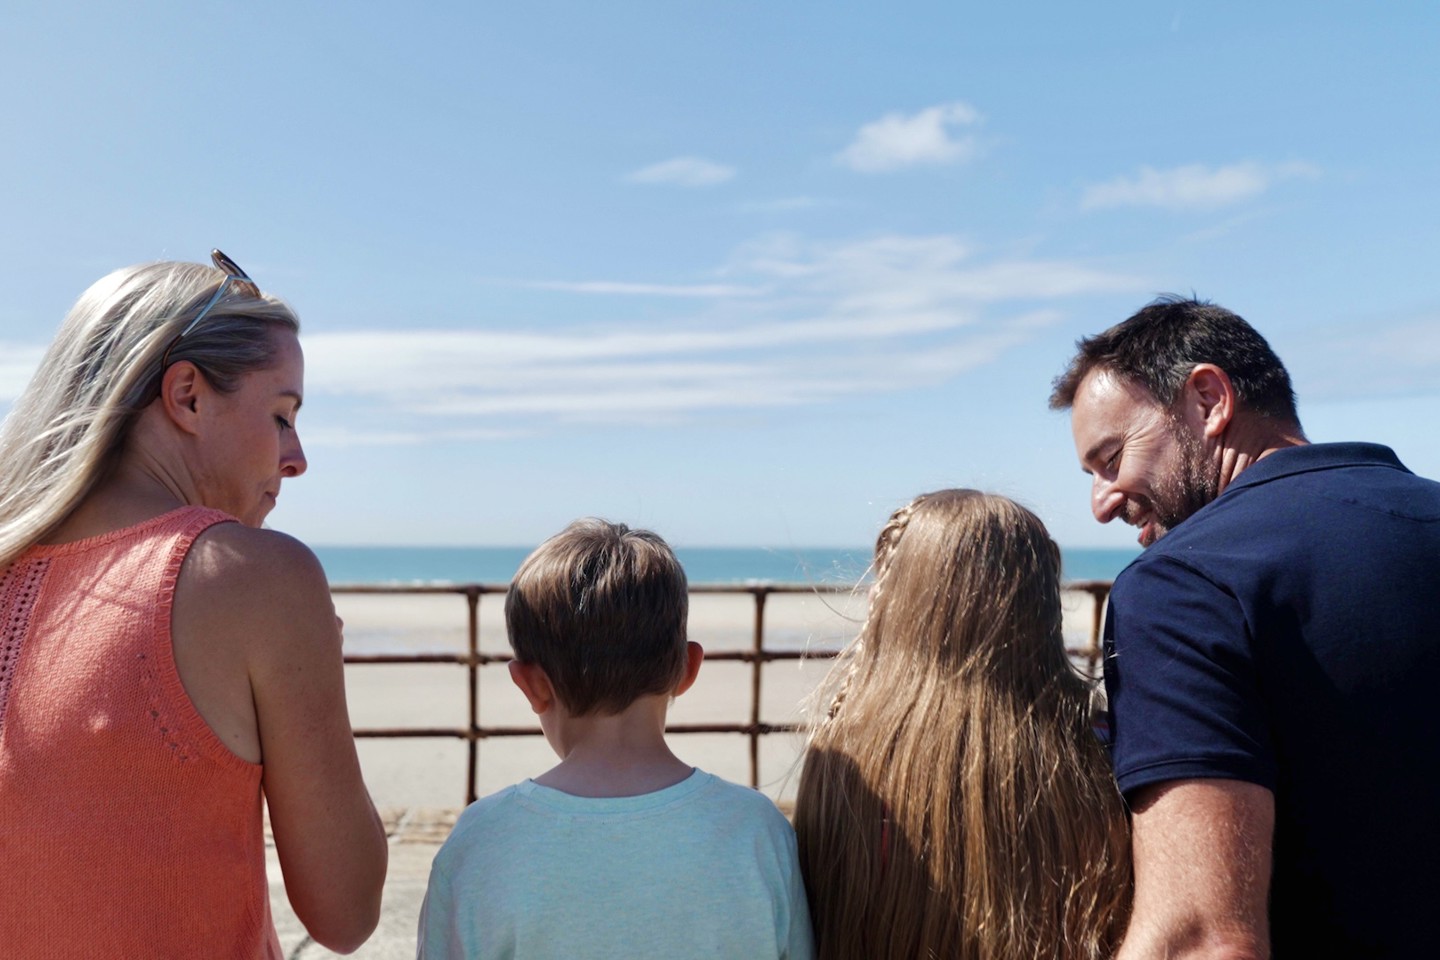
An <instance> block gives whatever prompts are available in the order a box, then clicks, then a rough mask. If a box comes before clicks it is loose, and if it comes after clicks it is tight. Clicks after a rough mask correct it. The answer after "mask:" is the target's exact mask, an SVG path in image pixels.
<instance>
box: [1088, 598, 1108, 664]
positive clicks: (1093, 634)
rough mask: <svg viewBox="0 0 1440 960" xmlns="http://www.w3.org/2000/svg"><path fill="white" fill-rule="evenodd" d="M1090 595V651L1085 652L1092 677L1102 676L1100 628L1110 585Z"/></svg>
mask: <svg viewBox="0 0 1440 960" xmlns="http://www.w3.org/2000/svg"><path fill="white" fill-rule="evenodd" d="M1087 592H1088V593H1089V594H1090V649H1089V650H1087V651H1086V652H1085V659H1086V661H1087V664H1088V667H1089V671H1090V676H1092V677H1098V676H1100V628H1101V625H1102V617H1103V615H1104V612H1105V599H1106V598H1107V597H1109V596H1110V588H1109V586H1108V585H1101V586H1096V587H1094V588H1092V589H1091V590H1089V591H1087Z"/></svg>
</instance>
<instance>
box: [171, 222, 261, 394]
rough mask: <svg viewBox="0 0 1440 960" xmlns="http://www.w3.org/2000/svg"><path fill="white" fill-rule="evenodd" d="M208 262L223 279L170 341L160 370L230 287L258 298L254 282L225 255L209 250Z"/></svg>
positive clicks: (258, 290)
mask: <svg viewBox="0 0 1440 960" xmlns="http://www.w3.org/2000/svg"><path fill="white" fill-rule="evenodd" d="M210 262H211V263H213V264H215V268H216V269H217V270H220V271H221V272H223V273H224V274H225V279H224V280H221V281H220V286H218V287H216V288H215V293H214V294H213V295H211V297H210V299H209V300H207V301H206V302H205V306H203V307H201V308H200V312H199V313H197V314H195V319H194V320H191V321H190V322H189V323H188V324H186V325H185V329H184V330H181V331H180V333H179V335H178V336H176V337H175V339H174V340H171V341H170V345H169V346H168V347H166V348H165V354H164V356H162V357H161V358H160V369H161V370H164V369H165V368H166V367H168V366H169V365H170V351H171V350H174V349H175V344H177V343H179V342H180V341H181V340H184V339H185V337H186V335H187V334H189V333H190V331H191V330H194V329H195V328H196V327H197V326H199V325H200V321H201V320H204V319H205V317H206V315H207V314H209V313H210V311H211V310H212V309H214V307H215V304H217V303H219V302H220V298H221V297H223V296H225V291H226V290H229V289H230V287H231V286H232V285H233V286H235V287H236V288H237V289H239V290H240V291H241V292H243V293H246V294H248V295H250V296H252V297H259V296H260V288H259V287H258V286H256V285H255V281H254V280H251V279H250V275H249V274H248V273H246V272H245V271H244V270H241V269H240V265H239V264H237V263H236V262H235V261H234V260H231V259H230V258H229V257H227V256H225V254H223V253H221V252H220V251H219V250H211V251H210Z"/></svg>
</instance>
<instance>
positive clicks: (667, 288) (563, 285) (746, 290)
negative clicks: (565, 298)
mask: <svg viewBox="0 0 1440 960" xmlns="http://www.w3.org/2000/svg"><path fill="white" fill-rule="evenodd" d="M519 286H522V287H529V288H531V289H533V290H562V291H565V292H567V293H602V294H605V293H608V294H617V295H624V296H634V297H700V298H712V297H715V298H720V297H753V296H756V295H758V294H760V293H763V292H764V290H763V289H762V288H760V287H743V286H739V285H737V284H728V283H626V282H624V281H618V280H578V281H576V280H542V281H538V282H532V283H521V284H519Z"/></svg>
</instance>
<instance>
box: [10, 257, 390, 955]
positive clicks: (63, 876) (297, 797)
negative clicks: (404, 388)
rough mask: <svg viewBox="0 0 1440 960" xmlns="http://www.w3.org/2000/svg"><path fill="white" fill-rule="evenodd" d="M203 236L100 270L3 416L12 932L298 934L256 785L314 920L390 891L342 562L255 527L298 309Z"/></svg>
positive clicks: (291, 380)
mask: <svg viewBox="0 0 1440 960" xmlns="http://www.w3.org/2000/svg"><path fill="white" fill-rule="evenodd" d="M212 257H213V259H214V262H215V267H214V268H211V267H205V266H200V265H197V264H189V263H155V264H148V265H144V266H137V267H129V268H126V269H123V270H118V271H116V272H114V273H112V274H110V275H109V276H107V277H105V278H103V279H101V280H100V281H98V282H97V283H96V284H95V285H94V286H92V287H91V288H90V289H89V290H87V291H86V292H85V293H84V295H82V296H81V298H80V300H79V301H78V302H77V303H76V305H75V307H74V308H73V309H72V310H71V312H70V314H69V316H68V317H67V318H66V320H65V322H64V325H63V326H62V327H61V329H60V332H59V335H58V336H57V337H56V340H55V342H54V344H53V345H52V346H51V347H50V350H49V351H48V353H46V355H45V357H44V359H43V360H42V361H41V363H40V369H39V371H38V372H37V373H36V374H35V378H34V380H33V381H32V382H31V384H30V386H29V387H28V388H27V389H26V391H25V393H24V395H23V396H21V397H20V399H19V400H18V401H17V402H16V403H15V406H14V408H13V410H12V411H11V413H10V415H9V417H8V418H7V419H6V421H5V424H4V426H3V428H0V616H3V618H4V619H3V622H0V823H3V824H4V829H3V830H0V871H3V876H4V879H5V889H6V891H7V895H6V896H4V897H0V944H4V948H3V952H4V953H5V955H6V956H19V957H28V956H46V957H82V956H83V957H95V956H114V957H119V956H130V957H139V956H206V957H220V956H230V957H237V958H238V957H245V958H254V957H266V958H269V957H279V956H280V947H279V942H278V940H277V938H276V934H275V929H274V925H273V923H272V922H271V918H270V909H269V890H268V884H267V881H266V877H265V852H264V835H263V832H262V826H261V797H262V793H263V796H264V801H265V803H266V804H267V805H268V807H269V812H270V821H271V826H272V830H273V833H274V837H275V846H276V851H277V853H278V854H279V858H280V865H281V869H282V872H283V873H284V878H285V888H286V891H287V892H288V894H289V897H290V902H291V904H292V905H293V907H294V909H295V913H296V915H297V916H298V917H299V918H300V920H301V922H303V923H304V924H305V926H306V928H307V929H308V930H309V932H310V934H311V935H312V936H313V937H314V939H315V940H317V941H319V942H320V943H321V944H323V945H325V946H327V947H330V948H332V949H336V950H340V951H345V952H348V951H350V950H353V949H355V948H356V947H357V946H359V945H360V943H362V942H363V941H364V940H365V938H366V937H368V936H369V935H370V932H371V931H372V930H373V929H374V927H375V924H376V922H377V920H378V917H379V908H380V889H381V885H382V883H383V881H384V877H385V865H386V845H385V834H384V830H383V827H382V826H381V824H380V821H379V818H378V817H377V816H376V814H375V809H374V806H373V805H372V804H371V802H370V798H369V795H368V794H367V792H366V790H365V785H364V783H363V782H362V781H361V778H360V768H359V763H358V760H357V758H356V754H355V746H354V742H353V740H352V736H351V730H350V725H349V720H348V718H347V713H346V708H345V691H344V685H343V676H342V662H341V653H340V643H341V638H340V630H339V624H338V621H337V620H336V618H335V612H334V608H333V606H332V605H331V602H330V594H329V591H328V588H327V585H326V581H325V576H324V572H323V571H322V570H321V568H320V564H319V562H318V561H317V560H316V559H315V557H314V555H313V554H311V553H310V551H309V550H307V549H306V548H305V547H304V546H303V545H302V544H300V543H299V542H297V541H295V540H293V539H291V538H289V537H286V536H284V535H283V534H280V533H276V532H274V531H270V530H265V529H262V528H261V523H262V521H263V520H264V519H265V516H266V514H268V513H269V512H270V510H271V508H273V507H274V505H275V498H276V496H277V495H278V494H279V492H280V487H281V483H282V481H283V480H286V479H289V478H291V477H296V476H299V475H300V474H301V473H303V472H304V470H305V455H304V453H303V451H302V450H301V447H300V441H299V439H298V438H297V436H296V434H295V427H294V422H295V415H296V413H297V412H298V411H299V409H300V403H301V398H302V395H303V374H304V369H303V359H302V356H301V352H300V344H299V341H298V340H297V339H296V335H297V332H298V330H299V321H298V320H297V319H296V317H295V315H294V313H292V312H291V310H290V308H289V307H288V306H286V305H285V304H284V303H282V302H280V301H279V300H277V299H275V298H274V297H271V296H267V295H265V294H262V293H261V292H260V290H259V289H258V288H257V287H256V285H255V284H254V283H253V282H252V281H251V280H250V279H249V277H247V276H246V275H245V274H244V272H243V271H241V270H240V269H239V267H237V266H235V264H234V263H233V262H232V261H230V260H229V259H227V258H226V257H225V256H224V255H223V254H221V253H220V252H219V251H216V252H215V253H214V254H213V255H212ZM236 521H239V522H236Z"/></svg>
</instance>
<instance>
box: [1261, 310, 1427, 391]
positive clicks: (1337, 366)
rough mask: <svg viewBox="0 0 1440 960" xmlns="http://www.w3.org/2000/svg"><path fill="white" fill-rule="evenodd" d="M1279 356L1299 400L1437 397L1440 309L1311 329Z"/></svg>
mask: <svg viewBox="0 0 1440 960" xmlns="http://www.w3.org/2000/svg"><path fill="white" fill-rule="evenodd" d="M1357 328H1360V329H1361V330H1363V332H1357ZM1281 357H1282V359H1284V360H1285V362H1286V364H1287V366H1289V368H1290V372H1291V374H1292V375H1293V376H1294V378H1295V381H1296V387H1297V392H1298V394H1299V396H1300V399H1301V400H1302V401H1306V400H1315V401H1326V400H1335V399H1343V398H1354V397H1385V396H1421V395H1423V396H1435V395H1437V393H1440V311H1432V312H1429V313H1428V314H1424V315H1421V316H1413V315H1412V316H1409V317H1404V318H1378V319H1367V320H1357V321H1354V322H1353V323H1351V324H1346V325H1344V326H1338V325H1337V326H1332V327H1326V328H1322V329H1319V330H1309V331H1306V333H1305V335H1304V336H1303V337H1298V338H1297V339H1296V343H1295V345H1294V346H1293V347H1290V346H1287V347H1286V348H1285V349H1284V350H1283V351H1282V352H1281Z"/></svg>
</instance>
